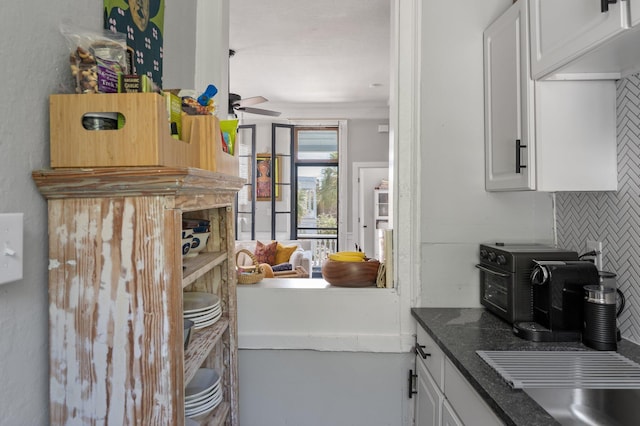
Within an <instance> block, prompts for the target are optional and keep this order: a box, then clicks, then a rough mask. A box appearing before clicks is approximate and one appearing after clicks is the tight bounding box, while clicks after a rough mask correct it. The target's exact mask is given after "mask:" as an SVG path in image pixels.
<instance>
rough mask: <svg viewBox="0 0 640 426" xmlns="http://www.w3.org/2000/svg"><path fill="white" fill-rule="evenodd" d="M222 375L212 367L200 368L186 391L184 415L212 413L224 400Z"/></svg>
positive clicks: (194, 415)
mask: <svg viewBox="0 0 640 426" xmlns="http://www.w3.org/2000/svg"><path fill="white" fill-rule="evenodd" d="M220 379H221V377H220V375H219V374H218V373H216V372H215V370H213V369H211V368H201V369H199V370H198V371H197V372H196V374H195V376H193V379H191V381H190V382H189V384H188V385H187V388H186V389H185V392H184V415H185V416H186V417H198V416H201V415H204V414H207V413H210V412H211V411H212V410H213V409H215V408H216V407H217V406H218V405H219V404H220V402H222V387H221V386H220Z"/></svg>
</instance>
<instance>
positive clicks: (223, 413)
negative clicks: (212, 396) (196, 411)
mask: <svg viewBox="0 0 640 426" xmlns="http://www.w3.org/2000/svg"><path fill="white" fill-rule="evenodd" d="M227 417H229V403H228V402H226V401H222V402H221V403H220V405H218V406H217V407H216V408H215V409H214V410H213V411H212V412H210V413H209V414H207V415H206V416H199V417H198V416H196V417H193V419H192V420H195V421H196V422H198V424H200V425H207V426H222V425H224V424H225V422H226V420H227Z"/></svg>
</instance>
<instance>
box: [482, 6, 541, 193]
mask: <svg viewBox="0 0 640 426" xmlns="http://www.w3.org/2000/svg"><path fill="white" fill-rule="evenodd" d="M522 4H523V3H522V2H520V1H519V2H517V3H516V4H514V5H513V6H512V7H511V8H509V10H507V12H505V14H504V15H502V16H501V17H500V18H499V19H498V20H496V21H495V22H494V23H493V24H492V25H491V26H490V27H489V28H487V30H486V31H485V32H484V49H485V51H484V54H485V61H484V77H485V84H484V88H485V97H484V102H485V144H486V153H485V170H486V175H487V176H486V189H487V190H504V189H510V190H516V189H523V190H527V189H535V180H534V178H535V176H534V170H535V156H534V155H532V153H533V152H535V146H534V143H535V139H534V138H533V135H530V129H529V124H530V121H532V119H533V117H531V115H532V114H533V102H532V100H533V82H532V81H531V79H530V78H529V57H528V55H520V52H521V51H522V52H527V51H528V50H529V49H528V43H529V40H528V37H527V10H526V8H524V7H522Z"/></svg>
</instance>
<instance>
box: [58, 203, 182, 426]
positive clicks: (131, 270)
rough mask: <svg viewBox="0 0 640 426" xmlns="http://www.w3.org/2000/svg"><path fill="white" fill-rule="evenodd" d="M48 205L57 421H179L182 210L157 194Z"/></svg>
mask: <svg viewBox="0 0 640 426" xmlns="http://www.w3.org/2000/svg"><path fill="white" fill-rule="evenodd" d="M49 212H50V215H49V234H50V235H51V236H52V237H53V238H52V244H51V245H50V253H49V257H50V260H49V271H50V282H51V285H50V306H49V313H50V336H51V339H50V352H51V354H50V369H51V381H50V391H51V398H52V400H51V420H52V423H53V424H67V423H74V422H76V421H80V422H82V423H83V424H143V422H149V421H151V422H158V423H165V422H168V423H169V424H177V418H178V413H182V412H183V411H182V410H183V401H184V390H183V389H182V382H183V378H182V374H183V367H182V362H181V361H180V359H181V357H182V354H181V353H180V351H179V349H180V346H179V344H178V343H177V342H180V340H181V337H182V318H181V310H182V306H181V305H182V293H181V291H180V290H181V286H180V285H176V284H177V283H178V282H179V281H177V276H176V274H177V271H176V270H175V265H176V264H177V263H176V261H175V257H176V254H175V252H176V249H175V247H176V245H175V244H176V238H175V235H174V234H175V233H174V232H173V229H175V226H176V223H180V214H179V212H177V211H174V210H167V209H165V206H164V202H163V200H162V199H161V198H159V197H152V198H147V197H143V198H125V197H119V198H110V199H68V200H54V201H51V202H50V203H49ZM149 259H153V261H149ZM178 277H179V275H178ZM178 279H179V278H178ZM158 395H164V397H163V398H161V399H158ZM76 416H79V417H76Z"/></svg>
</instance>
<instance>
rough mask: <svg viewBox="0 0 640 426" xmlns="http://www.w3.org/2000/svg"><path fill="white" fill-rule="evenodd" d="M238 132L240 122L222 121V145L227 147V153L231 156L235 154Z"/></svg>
mask: <svg viewBox="0 0 640 426" xmlns="http://www.w3.org/2000/svg"><path fill="white" fill-rule="evenodd" d="M237 131H238V120H220V132H222V143H223V144H224V145H226V148H227V149H226V150H225V152H228V153H229V154H231V155H234V153H235V145H236V132H237Z"/></svg>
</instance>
